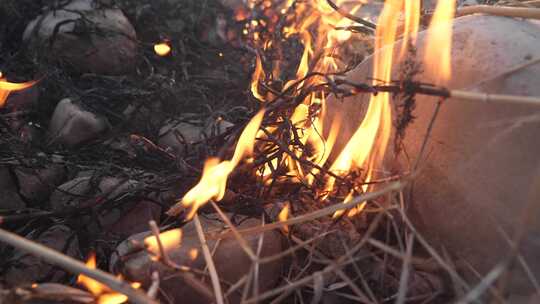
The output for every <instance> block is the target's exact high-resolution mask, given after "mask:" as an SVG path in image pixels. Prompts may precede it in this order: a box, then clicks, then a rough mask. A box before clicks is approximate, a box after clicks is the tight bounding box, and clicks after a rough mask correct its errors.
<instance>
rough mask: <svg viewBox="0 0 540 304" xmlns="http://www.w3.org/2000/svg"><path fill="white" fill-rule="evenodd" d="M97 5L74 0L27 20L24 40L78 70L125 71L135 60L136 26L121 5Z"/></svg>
mask: <svg viewBox="0 0 540 304" xmlns="http://www.w3.org/2000/svg"><path fill="white" fill-rule="evenodd" d="M95 5H96V4H95V1H93V0H74V1H70V2H69V3H68V4H67V5H65V6H63V7H62V8H60V9H55V10H50V11H47V12H46V13H44V14H43V15H41V16H38V17H37V18H36V19H34V20H33V21H31V22H30V23H29V24H28V26H27V27H26V30H25V31H24V34H23V40H25V41H27V42H29V43H30V45H31V46H34V47H35V49H36V51H39V52H46V53H47V55H48V56H49V57H50V58H54V59H57V58H59V59H61V60H63V61H65V62H67V63H69V64H70V65H71V66H72V67H73V68H74V69H75V70H76V71H78V72H81V73H85V72H86V73H87V72H89V73H97V74H107V75H118V74H125V73H127V72H129V71H130V70H132V69H133V67H134V65H135V62H136V56H137V36H136V33H135V30H134V29H133V26H132V25H131V23H130V22H129V20H128V19H127V18H126V17H125V16H124V14H123V13H122V11H120V10H119V9H96V8H95ZM55 30H57V31H58V32H57V33H55ZM45 46H46V47H45Z"/></svg>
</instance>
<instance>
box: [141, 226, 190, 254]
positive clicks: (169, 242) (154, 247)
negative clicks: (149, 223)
mask: <svg viewBox="0 0 540 304" xmlns="http://www.w3.org/2000/svg"><path fill="white" fill-rule="evenodd" d="M159 241H160V242H161V245H162V246H163V250H165V251H167V250H170V249H171V248H174V247H178V246H180V244H181V243H182V229H180V228H177V229H172V230H168V231H165V232H162V233H160V234H159ZM144 245H145V246H146V249H148V251H150V252H152V253H153V254H155V255H159V252H160V250H159V244H158V240H157V239H156V237H155V236H149V237H147V238H145V239H144Z"/></svg>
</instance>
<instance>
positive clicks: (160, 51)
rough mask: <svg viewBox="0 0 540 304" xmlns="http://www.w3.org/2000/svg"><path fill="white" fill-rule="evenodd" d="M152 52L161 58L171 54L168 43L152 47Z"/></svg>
mask: <svg viewBox="0 0 540 304" xmlns="http://www.w3.org/2000/svg"><path fill="white" fill-rule="evenodd" d="M154 52H155V53H156V54H157V55H158V56H161V57H164V56H167V55H169V54H170V53H171V46H170V45H169V43H168V42H161V43H157V44H155V45H154Z"/></svg>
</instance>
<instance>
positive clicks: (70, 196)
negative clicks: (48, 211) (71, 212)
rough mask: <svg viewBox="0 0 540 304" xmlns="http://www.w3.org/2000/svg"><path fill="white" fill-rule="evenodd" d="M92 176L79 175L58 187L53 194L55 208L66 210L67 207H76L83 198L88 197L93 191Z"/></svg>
mask: <svg viewBox="0 0 540 304" xmlns="http://www.w3.org/2000/svg"><path fill="white" fill-rule="evenodd" d="M93 183H95V181H92V179H91V177H88V176H87V177H78V178H75V179H72V180H70V181H68V182H66V183H64V184H62V185H60V186H59V187H58V190H56V191H54V192H53V193H52V195H51V199H50V203H51V207H52V209H53V210H56V211H59V210H65V209H66V208H76V207H78V206H79V204H80V203H81V201H82V200H83V199H88V198H89V197H88V196H89V195H90V194H91V192H92V189H93V187H92V184H93Z"/></svg>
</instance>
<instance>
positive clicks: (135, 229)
mask: <svg viewBox="0 0 540 304" xmlns="http://www.w3.org/2000/svg"><path fill="white" fill-rule="evenodd" d="M124 209H127V210H120V209H113V212H119V213H120V214H118V215H117V216H118V217H119V219H118V220H116V221H114V219H111V220H110V222H112V223H103V225H104V226H105V227H104V228H105V230H106V231H108V232H109V233H113V234H116V235H118V236H120V237H122V238H126V237H128V236H130V235H133V234H136V233H140V232H144V231H147V230H148V222H150V221H155V222H156V223H158V224H159V222H160V220H159V218H160V215H161V206H160V205H158V204H157V203H154V202H151V201H146V200H142V201H140V202H138V203H136V204H135V205H134V206H133V207H132V208H131V209H128V208H124ZM108 217H109V218H110V217H111V216H108Z"/></svg>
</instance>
